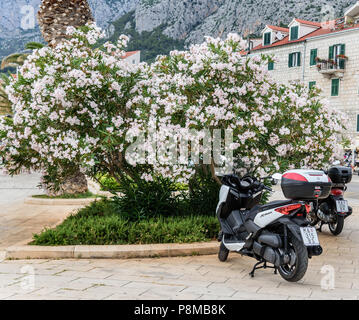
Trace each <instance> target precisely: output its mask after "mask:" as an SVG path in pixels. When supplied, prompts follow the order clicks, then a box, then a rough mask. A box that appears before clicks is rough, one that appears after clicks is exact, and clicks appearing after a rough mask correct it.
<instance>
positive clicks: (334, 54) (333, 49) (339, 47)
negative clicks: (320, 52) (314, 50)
mask: <svg viewBox="0 0 359 320" xmlns="http://www.w3.org/2000/svg"><path fill="white" fill-rule="evenodd" d="M340 54H341V55H345V44H344V43H343V44H335V45H333V46H330V47H329V60H334V61H335V62H336V63H337V64H338V66H339V68H340V69H344V68H345V60H344V59H340V58H339V57H338V55H340Z"/></svg>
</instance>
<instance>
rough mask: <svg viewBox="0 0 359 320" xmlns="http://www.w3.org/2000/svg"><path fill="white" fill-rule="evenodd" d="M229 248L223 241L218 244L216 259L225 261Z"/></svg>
mask: <svg viewBox="0 0 359 320" xmlns="http://www.w3.org/2000/svg"><path fill="white" fill-rule="evenodd" d="M228 254H229V250H228V249H227V248H226V246H225V245H224V243H223V242H221V245H220V246H219V252H218V259H219V261H222V262H225V261H226V260H227V258H228Z"/></svg>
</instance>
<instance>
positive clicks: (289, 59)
mask: <svg viewBox="0 0 359 320" xmlns="http://www.w3.org/2000/svg"><path fill="white" fill-rule="evenodd" d="M288 67H289V68H291V67H293V54H292V53H290V54H289V58H288Z"/></svg>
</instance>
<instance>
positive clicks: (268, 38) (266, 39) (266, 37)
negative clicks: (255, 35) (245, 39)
mask: <svg viewBox="0 0 359 320" xmlns="http://www.w3.org/2000/svg"><path fill="white" fill-rule="evenodd" d="M270 41H271V33H270V32H266V33H265V34H264V45H265V46H267V45H269V44H270Z"/></svg>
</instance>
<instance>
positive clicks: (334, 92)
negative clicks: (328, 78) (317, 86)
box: [332, 79, 339, 97]
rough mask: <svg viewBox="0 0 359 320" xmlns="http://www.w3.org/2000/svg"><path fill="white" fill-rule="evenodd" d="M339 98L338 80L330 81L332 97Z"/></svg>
mask: <svg viewBox="0 0 359 320" xmlns="http://www.w3.org/2000/svg"><path fill="white" fill-rule="evenodd" d="M337 96H339V79H332V97H337Z"/></svg>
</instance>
